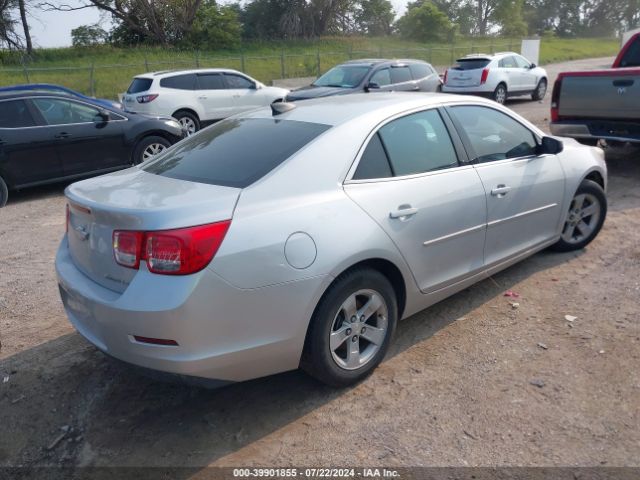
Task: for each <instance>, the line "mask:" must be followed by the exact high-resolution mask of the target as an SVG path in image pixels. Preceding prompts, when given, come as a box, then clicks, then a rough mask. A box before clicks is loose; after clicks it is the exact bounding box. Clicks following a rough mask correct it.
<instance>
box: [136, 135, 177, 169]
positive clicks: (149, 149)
mask: <svg viewBox="0 0 640 480" xmlns="http://www.w3.org/2000/svg"><path fill="white" fill-rule="evenodd" d="M170 146H171V142H169V140H167V139H166V138H163V137H159V136H157V135H151V136H149V137H144V138H143V139H141V140H140V141H139V142H138V144H137V145H136V148H135V150H134V152H133V164H134V165H139V164H140V163H142V162H144V161H146V160H150V159H151V158H153V157H154V156H155V155H158V154H160V153H162V152H163V151H165V150H166V149H167V148H169V147H170Z"/></svg>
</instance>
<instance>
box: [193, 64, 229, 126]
mask: <svg viewBox="0 0 640 480" xmlns="http://www.w3.org/2000/svg"><path fill="white" fill-rule="evenodd" d="M197 78H198V83H197V87H196V88H197V99H198V102H200V104H201V105H202V106H203V108H204V112H205V114H206V119H204V120H219V119H221V118H226V117H228V116H229V115H233V113H235V100H234V99H233V95H232V93H231V92H230V91H229V90H227V87H226V84H225V81H224V77H223V76H222V73H219V72H209V73H200V74H198V76H197Z"/></svg>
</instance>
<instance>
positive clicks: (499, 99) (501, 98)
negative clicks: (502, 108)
mask: <svg viewBox="0 0 640 480" xmlns="http://www.w3.org/2000/svg"><path fill="white" fill-rule="evenodd" d="M507 95H508V92H507V86H506V85H505V84H504V83H500V84H498V86H497V87H496V89H495V90H494V91H493V97H492V98H493V101H494V102H496V103H499V104H500V105H504V103H505V102H506V101H507Z"/></svg>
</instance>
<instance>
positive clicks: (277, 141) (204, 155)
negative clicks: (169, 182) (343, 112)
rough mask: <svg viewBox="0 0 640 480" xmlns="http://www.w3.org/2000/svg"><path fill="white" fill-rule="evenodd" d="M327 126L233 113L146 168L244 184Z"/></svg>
mask: <svg viewBox="0 0 640 480" xmlns="http://www.w3.org/2000/svg"><path fill="white" fill-rule="evenodd" d="M329 128H330V127H329V125H323V124H319V123H309V122H298V121H292V120H278V119H275V118H231V119H227V120H223V121H222V122H219V123H216V124H215V125H213V126H212V127H209V128H206V129H204V130H202V131H200V132H199V133H198V134H196V135H192V136H191V137H189V138H187V139H185V140H183V141H182V142H180V143H178V144H177V145H176V146H175V147H174V148H171V149H169V150H167V153H166V154H164V155H159V156H158V158H157V159H153V160H150V161H149V162H148V163H146V164H143V166H142V169H143V170H144V171H146V172H149V173H155V174H156V175H162V176H164V177H171V178H177V179H179V180H188V181H192V182H198V183H208V184H211V185H221V186H224V187H235V188H245V187H247V186H249V185H251V184H252V183H253V182H255V181H257V180H259V179H260V178H262V177H263V176H264V175H266V174H267V173H269V172H270V171H271V170H273V169H274V168H276V167H277V166H278V165H280V164H281V163H282V162H284V161H285V160H286V159H287V158H289V157H290V156H292V155H293V154H294V153H296V152H297V151H298V150H300V149H301V148H302V147H304V146H305V145H306V144H308V143H309V142H311V141H312V140H313V139H314V138H316V137H317V136H318V135H320V134H321V133H323V132H324V131H326V130H327V129H329Z"/></svg>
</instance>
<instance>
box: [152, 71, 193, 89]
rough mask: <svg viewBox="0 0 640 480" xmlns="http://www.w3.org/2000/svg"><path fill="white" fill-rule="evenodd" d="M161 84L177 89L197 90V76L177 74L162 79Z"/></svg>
mask: <svg viewBox="0 0 640 480" xmlns="http://www.w3.org/2000/svg"><path fill="white" fill-rule="evenodd" d="M160 86H161V87H164V88H175V89H176V90H195V89H196V76H195V75H194V74H185V75H175V76H173V77H166V78H163V79H162V80H160Z"/></svg>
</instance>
